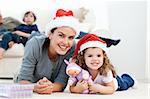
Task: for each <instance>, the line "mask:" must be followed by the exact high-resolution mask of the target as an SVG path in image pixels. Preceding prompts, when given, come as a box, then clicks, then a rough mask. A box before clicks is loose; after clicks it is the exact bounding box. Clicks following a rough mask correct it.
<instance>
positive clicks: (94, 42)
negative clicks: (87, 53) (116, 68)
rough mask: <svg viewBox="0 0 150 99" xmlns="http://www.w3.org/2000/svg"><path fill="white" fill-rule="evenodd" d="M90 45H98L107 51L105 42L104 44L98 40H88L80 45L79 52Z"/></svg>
mask: <svg viewBox="0 0 150 99" xmlns="http://www.w3.org/2000/svg"><path fill="white" fill-rule="evenodd" d="M90 47H98V48H101V49H103V50H104V51H105V52H107V51H108V48H107V47H106V44H104V43H102V42H100V41H88V42H86V43H84V44H82V45H81V46H80V52H82V51H83V50H84V49H86V48H90Z"/></svg>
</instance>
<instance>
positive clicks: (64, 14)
mask: <svg viewBox="0 0 150 99" xmlns="http://www.w3.org/2000/svg"><path fill="white" fill-rule="evenodd" d="M79 25H80V24H79V21H78V20H77V19H76V18H75V17H74V16H73V12H72V11H71V10H69V11H65V10H63V9H58V10H57V12H56V16H55V17H54V19H52V20H51V21H50V22H49V23H48V24H47V26H46V30H45V33H46V35H47V36H48V34H49V33H50V31H51V30H52V29H53V28H56V27H62V26H68V27H71V28H72V29H74V31H75V32H76V37H77V36H78V35H79V33H80V26H79Z"/></svg>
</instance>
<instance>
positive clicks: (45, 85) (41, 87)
mask: <svg viewBox="0 0 150 99" xmlns="http://www.w3.org/2000/svg"><path fill="white" fill-rule="evenodd" d="M33 91H34V92H36V93H39V94H51V93H52V92H53V83H52V82H51V81H49V80H48V79H47V78H46V77H44V78H43V79H41V80H39V81H38V82H37V84H36V85H35V86H34V90H33Z"/></svg>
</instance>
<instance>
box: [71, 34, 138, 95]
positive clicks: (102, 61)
mask: <svg viewBox="0 0 150 99" xmlns="http://www.w3.org/2000/svg"><path fill="white" fill-rule="evenodd" d="M107 50H108V48H107V47H106V42H105V41H103V40H101V39H100V38H98V37H97V36H96V35H94V34H87V35H85V36H84V37H83V38H81V39H80V40H79V42H78V43H77V48H76V50H75V52H74V55H73V61H74V62H75V63H76V64H78V65H80V66H81V68H83V69H85V70H87V71H88V72H89V73H90V75H91V76H92V80H93V82H94V83H93V84H89V83H88V82H87V81H84V80H80V81H77V82H76V83H74V84H73V85H72V86H70V91H71V92H73V93H82V92H83V91H84V90H86V89H88V90H89V91H90V92H89V93H99V94H112V93H114V92H115V91H116V90H118V91H121V90H127V89H128V88H130V87H133V86H135V84H136V80H135V79H134V78H132V77H131V76H130V75H129V74H123V75H121V77H119V76H117V74H116V71H115V68H114V66H113V65H112V64H111V63H110V61H109V59H108V57H107V54H106V52H107Z"/></svg>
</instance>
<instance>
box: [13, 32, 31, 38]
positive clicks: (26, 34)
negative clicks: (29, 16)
mask: <svg viewBox="0 0 150 99" xmlns="http://www.w3.org/2000/svg"><path fill="white" fill-rule="evenodd" d="M13 33H15V34H17V35H19V36H23V37H27V38H28V37H30V35H31V34H30V33H26V32H22V31H15V32H13Z"/></svg>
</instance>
